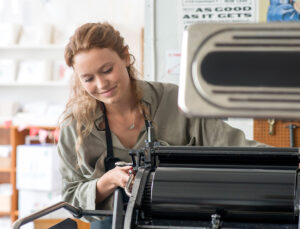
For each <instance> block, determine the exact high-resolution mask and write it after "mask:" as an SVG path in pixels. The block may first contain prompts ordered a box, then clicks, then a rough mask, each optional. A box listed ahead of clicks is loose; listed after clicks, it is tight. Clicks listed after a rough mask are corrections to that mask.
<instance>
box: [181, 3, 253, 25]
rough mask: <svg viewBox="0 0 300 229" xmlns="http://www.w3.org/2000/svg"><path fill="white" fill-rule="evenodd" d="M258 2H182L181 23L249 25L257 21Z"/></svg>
mask: <svg viewBox="0 0 300 229" xmlns="http://www.w3.org/2000/svg"><path fill="white" fill-rule="evenodd" d="M258 7H259V0H182V20H183V21H182V22H183V26H184V27H186V26H188V25H190V24H194V23H205V22H225V23H233V22H237V23H251V22H258V20H259V12H258Z"/></svg>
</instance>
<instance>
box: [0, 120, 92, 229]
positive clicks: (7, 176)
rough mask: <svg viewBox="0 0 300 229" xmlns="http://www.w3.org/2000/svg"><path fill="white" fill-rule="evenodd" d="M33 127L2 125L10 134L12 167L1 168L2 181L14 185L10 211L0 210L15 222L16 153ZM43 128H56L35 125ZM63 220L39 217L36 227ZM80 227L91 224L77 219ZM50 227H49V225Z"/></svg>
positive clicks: (50, 224)
mask: <svg viewBox="0 0 300 229" xmlns="http://www.w3.org/2000/svg"><path fill="white" fill-rule="evenodd" d="M31 127H33V126H30V127H27V128H25V129H23V130H22V131H19V127H18V126H11V127H5V126H3V125H0V131H2V132H3V131H6V132H7V135H8V136H9V143H10V145H11V167H10V168H0V183H10V184H11V185H12V195H11V210H10V212H0V217H4V216H9V217H10V218H11V221H12V222H14V221H15V220H17V219H18V214H19V212H18V190H17V189H16V154H17V146H18V145H22V144H24V143H25V136H26V135H29V129H30V128H31ZM34 127H37V128H40V129H43V130H48V131H52V130H55V129H56V127H54V126H34ZM60 221H62V219H38V220H36V221H34V223H35V228H45V225H48V226H49V227H50V226H53V225H55V224H56V223H58V222H60ZM76 222H77V223H78V228H80V229H88V228H90V225H89V224H88V223H84V222H82V221H80V220H76ZM47 228H48V227H47Z"/></svg>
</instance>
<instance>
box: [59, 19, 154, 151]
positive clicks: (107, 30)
mask: <svg viewBox="0 0 300 229" xmlns="http://www.w3.org/2000/svg"><path fill="white" fill-rule="evenodd" d="M93 48H109V49H111V50H112V51H114V52H116V53H117V54H118V55H119V57H120V58H121V59H123V60H124V59H126V58H128V57H129V58H130V57H132V58H131V60H132V61H131V62H132V63H130V65H129V66H128V67H127V71H128V74H129V77H130V81H131V84H132V88H133V93H134V95H135V96H134V97H135V98H136V104H137V106H138V108H139V111H140V112H141V113H143V114H144V115H145V116H146V118H147V119H150V115H149V112H148V109H147V107H146V106H145V105H144V104H143V103H141V99H142V91H141V89H140V88H139V87H138V84H137V76H136V75H137V73H136V70H135V68H134V67H133V64H134V57H133V56H132V55H131V54H129V52H128V45H125V44H124V38H123V37H122V36H121V35H120V32H119V31H117V30H115V29H114V28H113V27H112V26H111V25H110V24H108V23H87V24H84V25H82V26H80V27H79V28H77V29H76V31H75V33H74V35H73V36H71V38H70V41H69V43H68V44H67V46H66V48H65V61H66V63H67V65H68V66H69V67H73V65H74V57H75V56H76V54H78V53H80V52H82V51H88V50H91V49H93ZM98 106H100V109H102V106H101V102H100V101H97V100H96V99H95V98H93V97H91V96H90V95H89V94H88V93H87V92H86V90H85V89H84V88H83V86H82V85H81V82H80V80H79V77H78V76H76V75H74V77H73V79H72V91H71V96H70V98H69V100H68V102H67V105H66V109H65V111H64V112H63V117H64V118H63V120H62V122H64V121H65V120H71V121H72V120H76V132H77V135H78V137H77V139H76V152H77V154H78V155H79V156H80V154H79V148H80V145H81V144H82V141H83V139H84V138H85V137H86V136H88V135H89V134H90V133H91V131H92V129H93V126H94V121H95V120H96V119H97V118H99V117H96V109H97V107H98Z"/></svg>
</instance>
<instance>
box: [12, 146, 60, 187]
mask: <svg viewBox="0 0 300 229" xmlns="http://www.w3.org/2000/svg"><path fill="white" fill-rule="evenodd" d="M58 161H59V159H58V153H57V146H56V145H54V144H48V145H19V146H18V147H17V189H19V190H34V191H53V190H60V189H61V175H60V173H59V168H58V164H59V162H58Z"/></svg>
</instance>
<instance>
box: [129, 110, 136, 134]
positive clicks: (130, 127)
mask: <svg viewBox="0 0 300 229" xmlns="http://www.w3.org/2000/svg"><path fill="white" fill-rule="evenodd" d="M135 113H136V110H135V111H134V113H133V121H132V124H131V125H130V126H129V127H128V130H133V129H134V128H135V124H134V123H135Z"/></svg>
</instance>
